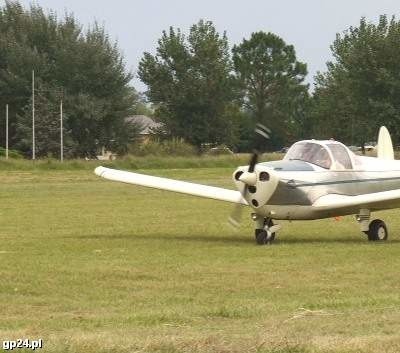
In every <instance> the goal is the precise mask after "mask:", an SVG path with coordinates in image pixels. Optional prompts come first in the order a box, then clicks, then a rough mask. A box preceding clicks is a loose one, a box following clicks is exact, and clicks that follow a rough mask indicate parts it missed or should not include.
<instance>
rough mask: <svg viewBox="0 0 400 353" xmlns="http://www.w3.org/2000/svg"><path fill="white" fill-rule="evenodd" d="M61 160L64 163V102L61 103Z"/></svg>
mask: <svg viewBox="0 0 400 353" xmlns="http://www.w3.org/2000/svg"><path fill="white" fill-rule="evenodd" d="M60 160H61V162H63V161H64V137H63V101H62V100H61V103H60Z"/></svg>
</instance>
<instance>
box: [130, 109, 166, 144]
mask: <svg viewBox="0 0 400 353" xmlns="http://www.w3.org/2000/svg"><path fill="white" fill-rule="evenodd" d="M125 121H126V122H127V123H131V124H135V125H137V126H139V129H140V131H139V136H140V138H141V140H142V142H144V143H146V142H147V141H148V140H149V138H150V136H151V135H152V134H154V133H155V132H159V131H160V130H161V131H162V129H163V126H164V124H163V123H157V122H155V121H154V120H153V119H152V118H150V117H148V116H146V115H132V116H128V117H127V118H125Z"/></svg>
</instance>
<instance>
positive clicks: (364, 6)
mask: <svg viewBox="0 0 400 353" xmlns="http://www.w3.org/2000/svg"><path fill="white" fill-rule="evenodd" d="M20 2H21V3H23V4H24V5H29V4H30V3H31V1H29V0H21V1H20ZM35 2H36V3H38V4H39V5H41V6H42V7H43V8H45V9H53V10H56V11H57V13H58V14H59V15H60V16H62V15H63V14H64V12H65V11H68V12H73V13H74V14H75V17H76V18H77V19H78V20H79V21H80V22H81V24H83V25H87V24H90V23H93V21H94V20H97V21H98V22H99V23H101V24H104V26H105V28H106V30H107V32H108V33H109V34H111V36H112V37H113V38H114V39H117V40H118V42H119V46H120V48H121V50H122V52H123V53H124V56H125V58H126V63H127V66H128V68H130V69H131V70H132V71H133V72H134V73H135V76H136V71H137V66H138V62H139V60H140V58H141V56H142V54H143V52H144V51H149V52H154V50H155V48H156V44H157V40H158V39H159V38H160V36H161V32H162V31H163V30H164V29H168V28H169V26H171V25H172V26H174V27H179V28H181V29H182V30H184V31H187V30H188V28H189V27H190V26H191V25H192V24H193V23H195V22H197V21H198V20H199V19H206V20H211V21H213V22H214V24H215V26H216V28H217V29H218V31H220V32H222V31H224V30H226V31H227V35H228V39H229V41H230V43H231V45H233V44H236V43H240V42H241V41H242V39H243V38H248V37H249V35H250V34H251V33H252V32H255V31H260V30H262V31H266V32H268V31H271V32H274V33H276V34H278V35H279V36H281V37H282V38H283V39H284V40H285V41H286V42H287V43H288V44H293V45H294V47H295V49H296V52H297V56H298V59H299V60H301V61H304V62H306V63H307V64H308V70H309V76H308V79H307V81H308V82H310V83H312V82H313V76H314V75H315V73H316V72H317V71H324V70H325V67H326V65H325V63H326V61H328V60H330V59H331V52H330V48H329V47H330V45H331V44H332V42H333V40H334V39H335V35H336V33H338V32H342V31H343V30H345V29H346V28H348V27H349V26H351V25H353V26H356V25H357V24H358V23H359V20H360V18H361V17H362V16H365V17H367V19H368V20H370V21H373V22H375V23H376V22H377V20H378V18H379V15H381V14H388V15H390V16H391V15H396V17H398V18H400V16H399V12H400V2H399V1H398V0H397V1H396V0H333V1H327V0H302V1H298V0H292V1H289V0H273V1H270V0H245V1H237V0H198V1H194V0H186V1H184V0H131V1H128V0H38V1H35ZM0 4H2V5H3V4H4V0H0ZM133 84H134V86H135V87H136V88H137V89H138V90H141V91H143V90H145V86H144V85H143V84H142V83H141V82H140V80H139V79H138V78H137V77H135V79H134V81H133Z"/></svg>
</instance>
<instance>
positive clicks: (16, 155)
mask: <svg viewBox="0 0 400 353" xmlns="http://www.w3.org/2000/svg"><path fill="white" fill-rule="evenodd" d="M5 156H6V149H5V148H3V147H0V157H5ZM8 157H9V158H14V159H21V158H23V155H22V154H21V153H20V152H18V151H15V150H8Z"/></svg>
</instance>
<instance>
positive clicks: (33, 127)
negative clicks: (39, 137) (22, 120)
mask: <svg viewBox="0 0 400 353" xmlns="http://www.w3.org/2000/svg"><path fill="white" fill-rule="evenodd" d="M35 158H36V153H35V70H32V160H35Z"/></svg>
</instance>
